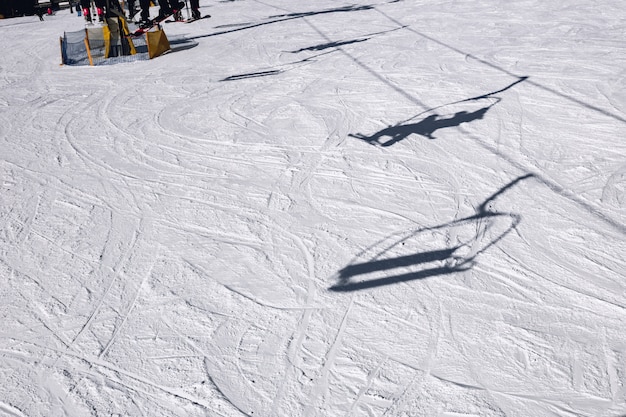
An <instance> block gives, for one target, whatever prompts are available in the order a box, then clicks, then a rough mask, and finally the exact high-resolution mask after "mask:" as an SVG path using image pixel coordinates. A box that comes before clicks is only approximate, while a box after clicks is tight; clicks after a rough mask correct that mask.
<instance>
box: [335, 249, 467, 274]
mask: <svg viewBox="0 0 626 417" xmlns="http://www.w3.org/2000/svg"><path fill="white" fill-rule="evenodd" d="M457 249H459V246H456V247H454V248H450V249H442V250H434V251H429V252H422V253H416V254H414V255H407V256H399V257H397V258H392V259H381V260H378V261H371V262H364V263H360V264H353V265H349V266H346V267H345V268H343V269H342V270H341V271H339V276H340V277H341V278H344V277H346V278H349V277H353V276H356V275H361V274H368V273H370V272H374V271H383V270H386V269H393V268H399V267H402V266H411V265H418V264H423V263H427V262H433V261H441V260H445V259H448V258H449V257H451V256H452V255H453V254H454V252H456V250H457Z"/></svg>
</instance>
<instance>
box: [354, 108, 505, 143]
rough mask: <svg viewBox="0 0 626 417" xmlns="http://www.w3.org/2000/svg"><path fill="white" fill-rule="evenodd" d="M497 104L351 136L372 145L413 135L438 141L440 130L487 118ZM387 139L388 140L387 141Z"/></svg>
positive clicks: (435, 115) (429, 117)
mask: <svg viewBox="0 0 626 417" xmlns="http://www.w3.org/2000/svg"><path fill="white" fill-rule="evenodd" d="M496 103H497V102H496ZM496 103H493V104H491V105H489V106H486V107H483V108H481V109H478V110H476V111H474V112H471V113H470V112H467V111H460V112H457V113H456V114H455V115H454V116H452V117H449V118H441V116H440V115H438V114H431V115H430V116H428V117H427V118H425V119H422V120H420V121H419V122H417V123H409V124H401V125H397V126H389V127H387V128H385V129H382V130H381V131H379V132H376V133H374V134H373V135H371V136H365V135H362V134H360V133H357V134H350V135H349V136H351V137H353V138H357V139H361V140H363V141H365V142H368V143H370V144H372V145H380V146H391V145H394V144H396V143H398V142H400V141H401V140H404V139H406V138H407V137H409V136H410V135H412V134H416V135H420V136H424V137H426V138H428V139H436V138H435V136H434V133H435V132H436V131H437V130H439V129H445V128H448V127H456V126H460V125H461V124H463V123H470V122H473V121H474V120H480V119H482V118H483V117H485V114H486V113H487V111H488V110H489V109H490V108H491V107H493V106H494V105H495V104H496ZM385 138H388V139H386V140H385Z"/></svg>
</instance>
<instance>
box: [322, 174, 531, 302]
mask: <svg viewBox="0 0 626 417" xmlns="http://www.w3.org/2000/svg"><path fill="white" fill-rule="evenodd" d="M533 177H534V175H533V174H527V175H523V176H520V177H518V178H516V179H515V180H513V181H511V182H510V183H508V184H507V185H505V186H504V187H502V188H500V189H499V190H498V191H497V192H495V193H494V194H493V195H491V196H490V197H488V198H487V199H486V200H485V201H484V202H483V203H482V204H481V205H480V206H479V207H478V209H477V210H476V214H474V215H473V216H469V217H466V218H463V219H459V220H455V221H452V222H448V223H445V224H440V225H437V226H433V227H426V228H421V229H418V230H416V231H414V232H412V233H411V234H410V235H409V236H408V237H405V238H403V239H401V240H400V241H397V242H395V243H394V244H393V245H392V246H391V247H389V248H387V249H386V250H385V251H383V252H382V253H381V254H378V255H377V256H381V255H383V254H384V253H385V252H388V251H389V250H390V249H391V248H392V247H396V246H398V245H399V244H400V243H402V244H404V241H406V240H407V239H408V238H409V237H413V236H416V235H417V234H420V233H424V232H429V231H430V232H433V231H437V230H441V229H448V228H453V227H458V226H463V225H470V226H472V228H473V229H474V230H475V232H474V236H473V237H472V238H471V239H469V240H468V241H466V242H464V243H461V244H458V245H456V246H452V247H449V248H440V249H435V250H429V251H424V252H419V253H415V254H411V255H404V256H397V257H394V258H388V259H373V260H371V261H368V262H362V263H355V264H351V265H348V266H346V267H345V268H343V269H341V270H340V271H339V272H338V275H337V283H336V284H335V285H333V286H331V287H330V288H329V290H330V291H334V292H350V291H359V290H365V289H369V288H376V287H381V286H385V285H392V284H398V283H402V282H407V281H413V280H417V279H424V278H429V277H434V276H443V275H449V274H453V273H456V272H461V271H467V270H469V269H471V268H472V267H473V265H474V264H475V260H476V258H477V257H478V256H479V255H480V254H482V253H484V252H486V251H487V250H488V249H489V248H490V247H492V246H494V245H495V244H497V243H498V242H499V241H501V240H502V239H504V237H505V236H506V235H508V234H509V233H510V232H511V231H513V230H515V228H516V227H517V225H518V224H519V223H520V221H521V216H520V215H519V214H515V213H507V212H498V211H493V209H492V208H493V203H494V202H495V200H496V199H497V198H498V197H499V196H501V195H502V194H504V193H505V192H506V191H507V190H509V189H511V188H512V187H514V186H515V185H517V184H518V183H519V182H521V181H524V180H526V179H529V178H533ZM496 218H505V219H506V218H508V221H509V224H508V226H507V227H506V229H505V230H503V231H501V232H500V233H499V234H497V235H496V236H495V237H494V238H492V239H491V240H489V241H488V243H487V244H482V243H481V241H482V240H483V239H484V237H485V236H486V233H487V231H488V230H489V229H490V227H491V226H492V224H491V223H489V221H488V220H494V219H496ZM483 225H484V226H483ZM374 246H376V245H374ZM481 246H482V247H481ZM432 262H437V263H438V264H436V265H435V266H432V265H430V266H428V267H426V268H425V269H421V270H419V271H411V272H406V273H400V274H395V275H391V276H389V275H386V274H387V273H388V272H389V271H392V270H394V269H396V268H411V267H412V268H415V267H419V266H423V265H425V264H429V263H432ZM371 273H382V274H383V275H386V276H383V277H379V278H374V279H365V280H353V278H354V277H357V276H360V275H366V274H371Z"/></svg>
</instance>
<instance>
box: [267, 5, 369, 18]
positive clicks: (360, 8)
mask: <svg viewBox="0 0 626 417" xmlns="http://www.w3.org/2000/svg"><path fill="white" fill-rule="evenodd" d="M373 8H374V6H372V5H366V6H344V7H337V8H335V9H326V10H320V11H317V12H302V13H288V14H277V15H273V16H270V17H269V18H270V19H276V18H279V17H289V18H295V19H299V18H301V17H309V16H317V15H322V14H327V13H340V12H359V11H363V10H372V9H373Z"/></svg>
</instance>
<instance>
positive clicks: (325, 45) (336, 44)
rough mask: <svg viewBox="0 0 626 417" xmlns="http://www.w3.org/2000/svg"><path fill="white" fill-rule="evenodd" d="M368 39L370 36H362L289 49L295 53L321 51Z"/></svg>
mask: <svg viewBox="0 0 626 417" xmlns="http://www.w3.org/2000/svg"><path fill="white" fill-rule="evenodd" d="M369 39H370V38H364V39H354V40H351V41H343V42H329V43H323V44H321V45H316V46H309V47H308V48H301V49H298V50H297V51H291V53H293V54H297V53H299V52H304V51H323V50H324V49H329V48H339V47H340V46H345V45H351V44H353V43H358V42H365V41H367V40H369Z"/></svg>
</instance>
